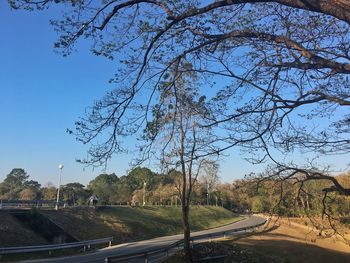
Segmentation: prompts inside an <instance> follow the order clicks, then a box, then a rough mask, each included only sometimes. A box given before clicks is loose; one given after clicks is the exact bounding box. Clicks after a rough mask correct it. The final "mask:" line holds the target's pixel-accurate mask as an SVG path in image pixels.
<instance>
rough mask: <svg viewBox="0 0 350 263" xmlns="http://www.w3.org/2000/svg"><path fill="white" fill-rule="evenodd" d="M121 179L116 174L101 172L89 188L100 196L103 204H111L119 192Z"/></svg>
mask: <svg viewBox="0 0 350 263" xmlns="http://www.w3.org/2000/svg"><path fill="white" fill-rule="evenodd" d="M118 181H119V178H118V176H116V174H114V173H112V174H100V175H98V176H97V177H96V178H95V179H93V180H91V181H90V182H89V184H88V186H87V188H88V189H89V190H90V191H91V192H92V193H93V194H94V195H97V196H98V198H99V203H101V204H111V201H112V199H113V196H114V195H116V194H117V187H116V186H117V183H118Z"/></svg>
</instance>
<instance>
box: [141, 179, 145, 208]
mask: <svg viewBox="0 0 350 263" xmlns="http://www.w3.org/2000/svg"><path fill="white" fill-rule="evenodd" d="M145 194H146V182H144V183H143V203H142V206H145V204H146V201H145Z"/></svg>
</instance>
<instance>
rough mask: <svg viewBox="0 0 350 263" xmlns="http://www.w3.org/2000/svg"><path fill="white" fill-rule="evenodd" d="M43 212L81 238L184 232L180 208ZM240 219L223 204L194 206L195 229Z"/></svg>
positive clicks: (126, 238)
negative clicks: (223, 206) (218, 205)
mask: <svg viewBox="0 0 350 263" xmlns="http://www.w3.org/2000/svg"><path fill="white" fill-rule="evenodd" d="M42 213H43V214H45V215H46V216H48V217H49V218H50V219H51V220H52V221H53V222H55V223H56V224H57V225H59V226H60V227H61V228H63V229H64V230H65V231H67V232H68V233H70V234H71V235H72V236H74V237H76V238H78V239H79V240H88V239H95V238H102V237H109V236H113V238H114V242H113V243H114V244H119V243H124V242H130V241H136V240H142V239H149V238H153V237H159V236H165V235H172V234H178V233H182V221H181V208H180V207H100V208H97V209H94V208H88V207H76V208H68V209H63V210H60V211H42ZM237 220H239V218H238V217H236V216H235V215H234V214H233V213H232V212H230V211H228V210H226V209H223V208H220V207H199V206H194V207H191V212H190V223H191V227H192V228H191V230H192V231H198V230H203V229H208V228H213V227H217V226H221V225H224V224H229V223H232V222H235V221H237Z"/></svg>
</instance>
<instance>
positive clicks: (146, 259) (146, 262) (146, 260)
mask: <svg viewBox="0 0 350 263" xmlns="http://www.w3.org/2000/svg"><path fill="white" fill-rule="evenodd" d="M145 263H148V254H147V253H146V258H145Z"/></svg>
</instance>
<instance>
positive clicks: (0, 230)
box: [0, 211, 48, 247]
mask: <svg viewBox="0 0 350 263" xmlns="http://www.w3.org/2000/svg"><path fill="white" fill-rule="evenodd" d="M34 244H35V245H46V244H48V242H47V241H46V240H45V239H44V238H43V237H41V236H40V235H38V234H36V233H35V232H33V231H32V230H30V229H28V228H26V227H24V226H23V225H22V224H21V223H20V222H19V221H17V220H16V219H15V218H14V217H13V216H11V215H9V214H8V213H7V212H5V211H0V247H15V246H30V245H34Z"/></svg>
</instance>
